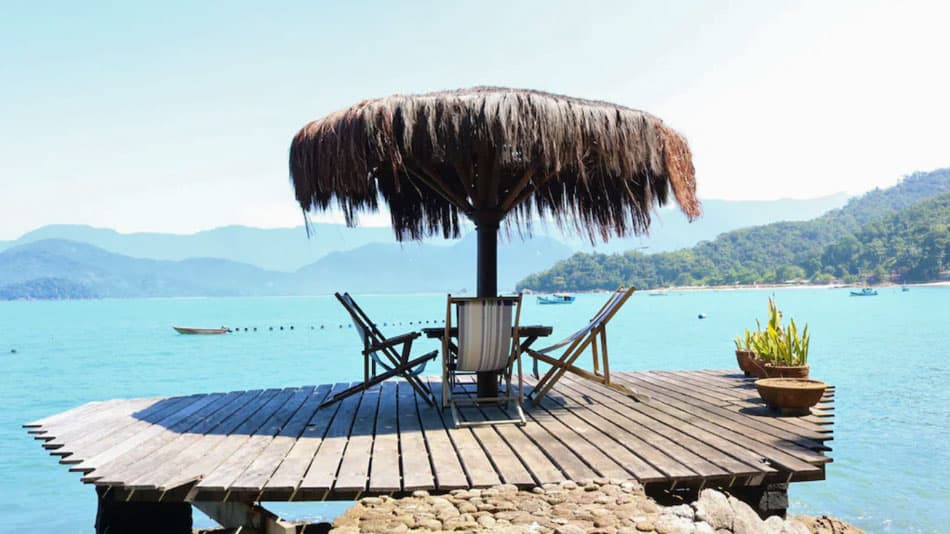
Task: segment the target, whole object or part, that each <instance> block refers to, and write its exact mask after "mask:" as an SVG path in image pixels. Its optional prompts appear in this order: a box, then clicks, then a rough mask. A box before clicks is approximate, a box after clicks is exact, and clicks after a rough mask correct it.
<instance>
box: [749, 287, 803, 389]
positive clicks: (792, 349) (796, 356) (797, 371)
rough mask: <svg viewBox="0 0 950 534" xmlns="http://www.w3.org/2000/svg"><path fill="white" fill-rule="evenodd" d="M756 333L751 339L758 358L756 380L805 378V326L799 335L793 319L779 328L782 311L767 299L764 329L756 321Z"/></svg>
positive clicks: (772, 301) (773, 301)
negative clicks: (766, 316) (767, 316)
mask: <svg viewBox="0 0 950 534" xmlns="http://www.w3.org/2000/svg"><path fill="white" fill-rule="evenodd" d="M756 326H757V327H758V331H757V332H756V333H755V334H754V335H753V336H752V339H751V346H752V350H753V351H755V354H756V356H757V357H758V360H757V361H754V363H755V364H756V366H757V367H758V368H759V371H760V373H759V374H757V376H759V378H762V377H763V376H764V377H767V378H808V370H809V367H808V344H809V339H810V338H809V335H808V325H805V328H804V330H802V331H801V333H800V334H799V330H798V325H797V324H796V323H795V320H794V319H792V320H791V321H790V324H789V325H788V326H782V312H780V311H779V310H778V307H777V306H776V305H775V300H773V299H771V298H770V299H769V318H768V321H767V322H766V325H765V328H762V325H761V324H760V323H759V321H758V320H756Z"/></svg>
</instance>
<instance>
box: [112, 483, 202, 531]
mask: <svg viewBox="0 0 950 534" xmlns="http://www.w3.org/2000/svg"><path fill="white" fill-rule="evenodd" d="M109 490H110V488H109V487H106V486H98V487H96V496H97V497H98V509H97V511H96V534H191V526H192V522H191V504H189V503H187V502H148V501H123V500H119V499H117V498H116V496H115V495H114V494H113V492H110V491H109Z"/></svg>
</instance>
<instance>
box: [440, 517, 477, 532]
mask: <svg viewBox="0 0 950 534" xmlns="http://www.w3.org/2000/svg"><path fill="white" fill-rule="evenodd" d="M442 528H444V529H445V530H474V529H476V528H478V523H476V522H475V521H472V520H468V521H466V520H465V519H462V518H461V517H454V518H452V519H449V520H448V521H444V522H443V523H442Z"/></svg>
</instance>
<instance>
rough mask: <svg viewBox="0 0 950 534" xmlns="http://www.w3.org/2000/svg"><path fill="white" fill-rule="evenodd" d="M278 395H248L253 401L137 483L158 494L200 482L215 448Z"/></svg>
mask: <svg viewBox="0 0 950 534" xmlns="http://www.w3.org/2000/svg"><path fill="white" fill-rule="evenodd" d="M279 392H280V390H279V389H267V390H253V391H249V392H248V393H249V394H251V395H253V398H251V399H250V400H249V401H248V402H247V403H245V404H244V405H243V406H241V407H240V408H238V409H237V410H236V411H234V412H232V413H231V414H230V415H228V416H227V417H225V418H224V420H222V421H221V422H220V423H219V424H218V425H217V426H215V427H214V428H213V429H212V430H210V431H208V432H205V433H204V434H203V435H201V436H199V437H198V439H197V440H194V441H193V442H191V443H190V444H188V446H187V448H185V449H184V450H183V451H181V452H180V453H179V454H178V455H176V456H175V457H174V459H173V460H172V461H169V462H166V463H164V464H162V466H161V468H160V469H159V470H157V471H156V472H154V473H151V474H149V475H148V476H147V477H142V478H141V479H139V480H138V481H137V483H138V484H142V485H148V486H153V487H156V488H158V489H159V490H160V491H169V490H173V489H176V488H180V487H182V486H187V485H192V484H194V483H195V482H196V481H198V480H201V478H202V477H204V476H206V475H207V474H208V473H210V472H211V470H212V469H214V467H215V466H216V465H217V463H218V458H217V454H218V452H217V448H218V446H219V445H221V444H222V443H223V442H224V441H225V440H227V438H228V435H229V434H232V433H236V432H240V431H241V429H242V425H244V424H245V422H247V421H248V420H250V419H251V418H252V417H253V416H254V414H255V413H257V412H259V411H260V410H261V409H262V407H263V406H265V405H266V404H267V403H268V402H270V401H271V400H273V399H274V398H275V397H276V396H277V394H278V393H279Z"/></svg>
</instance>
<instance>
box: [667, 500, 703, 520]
mask: <svg viewBox="0 0 950 534" xmlns="http://www.w3.org/2000/svg"><path fill="white" fill-rule="evenodd" d="M665 513H670V514H673V515H675V516H679V517H685V518H686V519H689V520H690V521H692V520H693V518H694V517H695V516H696V514H695V512H694V511H693V507H692V506H690V505H688V504H680V505H677V506H670V507H669V508H667V509H666V512H665Z"/></svg>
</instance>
